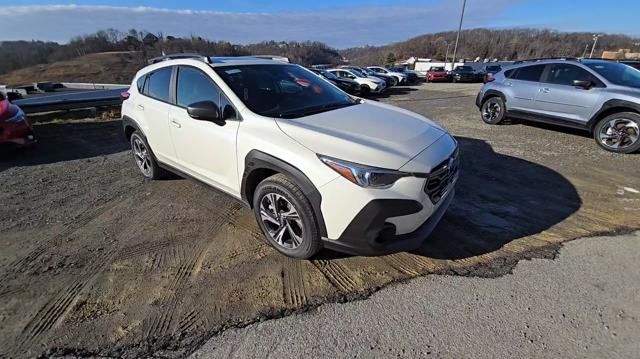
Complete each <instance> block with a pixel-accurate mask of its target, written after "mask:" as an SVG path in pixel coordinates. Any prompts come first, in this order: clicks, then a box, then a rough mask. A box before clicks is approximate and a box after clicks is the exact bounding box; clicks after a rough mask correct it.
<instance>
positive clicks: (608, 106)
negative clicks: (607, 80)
mask: <svg viewBox="0 0 640 359" xmlns="http://www.w3.org/2000/svg"><path fill="white" fill-rule="evenodd" d="M615 108H620V109H624V108H630V109H632V110H634V111H635V112H637V113H640V104H637V103H635V102H630V101H625V100H615V99H614V100H609V101H606V102H605V103H603V104H602V107H600V109H599V110H598V111H597V112H596V113H595V114H593V116H591V119H589V122H587V127H588V128H589V129H591V130H592V129H593V127H594V126H595V125H596V124H597V123H598V120H599V119H600V117H601V115H602V114H603V113H606V112H609V111H610V110H612V109H615Z"/></svg>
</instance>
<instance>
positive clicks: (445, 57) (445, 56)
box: [444, 42, 451, 71]
mask: <svg viewBox="0 0 640 359" xmlns="http://www.w3.org/2000/svg"><path fill="white" fill-rule="evenodd" d="M450 46H451V43H450V42H447V52H446V53H445V55H444V70H445V71H447V61H448V60H449V47H450Z"/></svg>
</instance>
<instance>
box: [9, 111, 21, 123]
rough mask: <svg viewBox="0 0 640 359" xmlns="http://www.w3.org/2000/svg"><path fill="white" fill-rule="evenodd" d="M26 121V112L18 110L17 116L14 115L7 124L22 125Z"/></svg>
mask: <svg viewBox="0 0 640 359" xmlns="http://www.w3.org/2000/svg"><path fill="white" fill-rule="evenodd" d="M24 120H25V116H24V112H23V111H22V110H21V109H18V112H16V114H15V115H13V116H12V117H10V118H8V119H7V120H6V122H8V123H20V122H24Z"/></svg>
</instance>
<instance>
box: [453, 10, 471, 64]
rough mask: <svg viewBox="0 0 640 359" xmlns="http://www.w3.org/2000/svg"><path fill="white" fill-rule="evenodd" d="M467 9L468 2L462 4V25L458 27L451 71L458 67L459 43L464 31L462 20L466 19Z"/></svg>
mask: <svg viewBox="0 0 640 359" xmlns="http://www.w3.org/2000/svg"><path fill="white" fill-rule="evenodd" d="M465 7H467V0H463V2H462V13H460V24H459V25H458V35H457V36H456V45H455V46H454V47H453V62H452V64H451V70H453V69H454V68H455V67H456V55H457V53H458V41H459V40H460V31H462V20H463V19H464V8H465Z"/></svg>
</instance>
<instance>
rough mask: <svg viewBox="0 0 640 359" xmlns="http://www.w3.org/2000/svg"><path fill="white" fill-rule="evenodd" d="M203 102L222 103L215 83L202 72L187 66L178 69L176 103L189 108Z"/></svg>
mask: <svg viewBox="0 0 640 359" xmlns="http://www.w3.org/2000/svg"><path fill="white" fill-rule="evenodd" d="M201 101H212V102H213V103H215V104H218V103H219V102H220V91H219V90H218V87H217V86H216V85H215V84H214V83H213V81H212V80H211V79H210V78H209V76H207V75H206V74H205V73H203V72H202V71H200V70H198V69H196V68H193V67H187V66H180V67H179V68H178V89H177V91H176V103H177V104H178V106H182V107H187V106H189V105H191V104H194V103H196V102H201Z"/></svg>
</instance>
